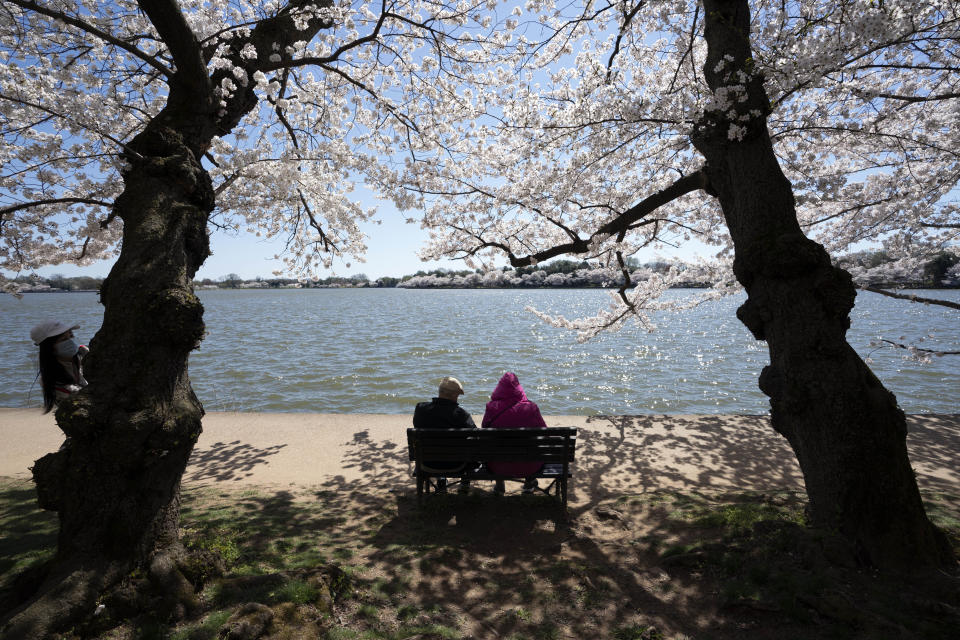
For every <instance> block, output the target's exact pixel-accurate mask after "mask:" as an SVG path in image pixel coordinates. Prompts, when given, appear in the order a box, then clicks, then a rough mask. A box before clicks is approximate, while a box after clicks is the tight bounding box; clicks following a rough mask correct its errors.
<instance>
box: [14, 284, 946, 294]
mask: <svg viewBox="0 0 960 640" xmlns="http://www.w3.org/2000/svg"><path fill="white" fill-rule="evenodd" d="M871 286H879V287H880V288H884V289H890V290H892V291H904V290H907V291H955V290H957V289H960V285H944V286H940V287H926V286H919V285H917V286H915V285H911V284H885V285H871ZM668 288H669V289H709V288H710V285H706V284H699V285H698V284H683V285H677V286H675V287H668ZM194 289H195V290H196V291H289V290H297V291H302V290H304V289H318V290H328V289H404V290H407V291H424V290H430V289H436V290H445V291H497V290H508V291H538V290H544V289H549V290H555V289H568V290H571V289H573V290H584V291H593V290H596V291H616V290H617V287H600V286H596V287H584V286H562V285H558V286H553V287H551V286H545V287H380V286H377V285H376V284H370V285H360V286H349V285H312V286H298V287H291V286H287V287H219V286H198V287H194ZM857 290H858V291H862V290H863V289H861V287H857ZM20 293H23V294H27V293H44V294H45V293H100V290H99V289H37V290H30V289H24V290H22V291H21V292H20Z"/></svg>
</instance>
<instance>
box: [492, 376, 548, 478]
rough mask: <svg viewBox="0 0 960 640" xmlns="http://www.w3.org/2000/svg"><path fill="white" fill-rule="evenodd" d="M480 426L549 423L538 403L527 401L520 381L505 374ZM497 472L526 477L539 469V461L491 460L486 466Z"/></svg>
mask: <svg viewBox="0 0 960 640" xmlns="http://www.w3.org/2000/svg"><path fill="white" fill-rule="evenodd" d="M480 426H482V427H485V428H490V429H516V428H518V427H535V428H540V429H542V428H543V427H546V426H547V423H546V422H544V421H543V416H541V415H540V408H539V407H537V405H536V403H534V402H531V401H530V400H527V394H525V393H524V392H523V387H521V386H520V381H519V380H517V376H516V375H514V374H512V373H505V374H503V377H502V378H500V382H498V383H497V388H496V389H494V390H493V394H492V395H491V396H490V402H488V403H487V410H486V411H484V413H483V421H482V422H481V423H480ZM487 466H488V467H489V468H490V470H491V471H493V472H494V473H503V474H510V475H514V476H526V475H529V474H532V473H536V472H537V471H540V468H541V467H542V466H543V464H541V463H539V462H491V463H489V464H488V465H487Z"/></svg>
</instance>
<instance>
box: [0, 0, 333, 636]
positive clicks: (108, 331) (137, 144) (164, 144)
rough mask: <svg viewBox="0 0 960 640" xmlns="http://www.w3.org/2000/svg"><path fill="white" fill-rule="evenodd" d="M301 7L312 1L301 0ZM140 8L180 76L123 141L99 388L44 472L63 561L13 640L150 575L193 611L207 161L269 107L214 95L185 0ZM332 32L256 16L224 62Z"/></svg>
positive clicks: (252, 67)
mask: <svg viewBox="0 0 960 640" xmlns="http://www.w3.org/2000/svg"><path fill="white" fill-rule="evenodd" d="M297 4H306V0H292V1H291V5H297ZM317 4H325V2H321V3H317ZM141 8H142V10H143V11H144V12H145V13H146V14H147V15H148V16H149V18H150V20H151V21H152V22H153V24H154V26H155V27H156V28H157V31H158V33H159V34H160V36H161V38H162V39H163V41H164V43H165V44H166V45H167V46H168V47H169V50H170V52H171V54H172V55H173V57H174V59H175V61H176V66H177V71H176V73H175V74H174V75H173V77H172V78H171V80H170V94H169V97H168V100H167V105H166V106H165V107H164V109H163V110H162V111H161V112H160V113H159V114H157V116H156V117H155V118H154V119H153V120H152V121H151V122H150V123H149V124H148V125H147V127H146V128H145V129H144V131H143V132H141V133H140V134H139V135H137V136H136V137H135V138H134V139H133V140H132V141H131V142H130V143H129V144H128V145H126V146H125V148H124V156H125V159H126V160H127V162H128V163H129V165H130V167H129V169H127V170H126V171H125V172H124V191H123V193H122V194H121V195H120V197H119V198H117V200H116V202H115V203H114V211H113V214H112V215H115V216H117V217H119V218H121V219H122V220H123V224H124V228H123V246H122V249H121V254H120V257H119V259H118V260H117V263H116V264H115V265H114V267H113V269H111V271H110V275H109V276H108V277H107V279H106V280H105V281H104V283H103V286H102V288H101V291H100V301H101V303H102V304H103V305H104V319H103V326H102V327H101V328H100V330H99V331H98V332H97V334H96V336H95V337H94V338H93V340H92V341H91V343H90V354H89V356H88V357H87V359H86V361H85V372H86V377H87V379H88V380H89V382H90V384H89V386H88V387H87V388H85V389H84V390H83V391H81V392H80V393H78V394H76V395H75V396H72V397H70V399H69V400H67V401H65V402H63V403H62V404H61V405H60V406H59V407H58V409H57V413H56V417H57V424H58V425H59V427H60V428H61V429H62V430H63V432H64V434H65V435H66V436H67V439H66V441H65V443H64V446H63V447H62V448H61V449H60V450H59V451H57V452H55V453H51V454H48V455H46V456H44V457H43V458H41V459H40V460H38V461H37V462H36V464H35V466H34V469H33V473H34V480H35V481H36V484H37V492H38V496H39V501H40V504H41V506H43V507H45V508H48V509H52V510H56V511H57V512H58V513H59V518H60V534H59V538H58V542H57V553H56V556H55V558H54V560H53V562H52V564H51V566H50V567H49V572H48V574H47V576H46V578H45V580H44V582H43V583H42V584H41V585H40V586H39V588H38V589H37V591H36V594H35V596H34V597H33V598H32V599H31V600H29V601H28V602H27V603H25V604H24V605H23V606H21V607H20V608H19V609H17V610H15V611H13V612H10V613H9V614H7V616H6V618H5V619H3V621H2V624H3V626H2V629H0V635H2V637H3V638H16V639H17V640H23V639H28V638H38V639H40V638H48V637H51V636H52V635H53V634H54V632H55V631H57V630H60V629H63V628H65V627H67V626H69V625H71V624H73V623H75V622H76V621H79V620H82V619H83V618H85V617H87V616H89V615H90V614H91V613H93V610H94V607H95V604H96V602H97V599H98V597H100V596H101V595H102V594H103V592H104V591H105V590H107V589H108V588H110V587H112V586H114V585H116V584H117V583H118V582H119V581H120V580H121V579H123V578H124V577H125V576H127V575H129V574H130V572H131V571H132V570H133V569H142V570H144V573H145V574H146V575H147V577H148V578H149V582H150V584H152V585H153V587H154V588H155V591H156V592H157V593H161V594H164V596H165V597H164V599H163V606H166V607H169V608H170V610H169V611H167V612H164V611H154V612H153V613H154V614H159V615H162V614H164V613H168V614H173V615H176V614H178V613H180V614H182V613H183V612H184V609H189V608H190V607H191V606H192V605H193V604H194V594H193V586H192V585H191V584H190V583H189V582H188V581H187V579H186V578H185V576H184V573H183V572H182V571H181V565H182V560H183V559H184V550H183V547H182V545H181V544H180V541H179V536H178V525H179V515H180V479H181V477H182V475H183V471H184V469H185V468H186V464H187V459H188V458H189V457H190V453H191V451H192V450H193V446H194V444H195V443H196V441H197V438H198V437H199V436H200V432H201V418H202V416H203V408H202V406H201V404H200V402H199V400H198V399H197V397H196V396H195V395H194V393H193V390H192V388H191V386H190V381H189V377H188V375H187V358H188V356H189V353H190V351H192V350H193V349H194V348H196V347H197V345H198V344H199V343H200V340H201V339H202V338H203V333H204V325H203V307H202V305H201V304H200V301H199V299H198V298H197V297H196V295H194V292H193V288H192V285H191V283H192V281H193V276H194V274H195V273H196V271H197V269H198V268H199V267H200V265H201V264H202V263H203V261H204V260H205V259H206V257H207V255H208V254H209V245H208V239H207V221H208V217H209V215H210V213H211V211H212V210H213V208H214V190H213V186H212V184H211V180H210V176H209V174H208V173H207V172H206V170H205V169H203V167H202V165H201V163H200V159H201V158H202V157H203V154H204V153H205V152H206V151H207V149H208V148H209V146H210V144H211V141H212V140H213V137H214V136H216V135H223V134H225V133H228V132H229V131H231V130H232V129H233V128H234V127H235V126H236V125H237V124H238V123H239V122H240V120H241V119H242V118H243V117H244V116H245V115H246V114H248V113H250V111H251V110H253V109H254V107H256V105H257V102H258V99H257V96H256V94H255V93H254V90H253V83H248V85H247V86H246V87H245V88H241V89H238V90H237V91H236V92H235V93H233V94H231V95H230V96H229V97H227V98H226V100H225V106H224V104H221V103H220V100H221V97H220V96H218V94H217V93H216V92H215V90H214V88H215V87H217V86H219V85H220V81H221V79H222V78H223V77H225V76H226V75H227V74H229V73H231V72H230V70H229V69H223V68H221V69H219V70H216V71H214V72H213V73H212V74H210V75H208V70H207V68H206V62H205V60H204V58H203V49H202V47H201V46H200V44H199V42H198V41H197V39H196V37H195V36H194V34H193V33H192V31H191V30H190V28H189V26H188V24H187V22H186V20H185V19H184V17H183V15H182V14H181V12H180V9H179V6H178V4H177V2H176V0H151V2H143V3H141ZM326 25H327V22H326V21H323V20H319V19H311V20H309V21H307V23H306V24H305V25H304V24H303V23H299V24H298V23H296V22H295V21H294V19H293V18H292V17H291V15H290V13H289V11H282V12H280V13H279V14H278V15H277V16H276V17H273V18H266V19H264V20H262V21H261V22H259V23H258V24H257V26H256V27H255V28H254V29H253V30H252V31H251V32H250V33H249V35H248V36H247V39H246V40H241V39H240V38H235V39H234V42H233V48H232V49H231V51H230V52H229V53H228V54H227V57H229V58H231V61H232V62H233V63H234V64H235V65H236V66H239V67H243V68H244V69H245V71H246V72H247V75H248V77H251V76H252V75H253V73H254V72H255V71H257V70H259V68H260V67H259V65H264V64H274V63H272V62H270V56H271V54H272V53H273V52H274V47H275V46H276V47H278V49H279V50H280V51H286V47H287V46H289V45H291V44H292V43H294V42H296V41H300V40H303V41H309V40H311V39H312V38H313V36H314V35H315V34H316V33H317V32H318V31H319V30H320V29H322V28H324V27H325V26H326ZM245 43H250V44H253V45H254V47H255V48H256V50H257V52H258V57H257V59H254V60H250V59H248V58H246V57H244V56H242V55H241V53H240V52H241V50H242V48H243V46H244V44H245ZM284 55H286V54H284ZM151 605H152V606H155V605H156V603H155V602H154V603H151ZM178 610H179V611H178Z"/></svg>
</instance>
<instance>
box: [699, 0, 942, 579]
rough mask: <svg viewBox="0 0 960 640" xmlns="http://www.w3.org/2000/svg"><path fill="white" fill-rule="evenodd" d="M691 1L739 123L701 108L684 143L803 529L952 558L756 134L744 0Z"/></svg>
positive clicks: (899, 431) (906, 557)
mask: <svg viewBox="0 0 960 640" xmlns="http://www.w3.org/2000/svg"><path fill="white" fill-rule="evenodd" d="M704 9H705V15H706V27H705V37H706V40H707V46H708V55H707V60H706V64H705V66H704V71H705V74H706V78H707V81H708V83H709V85H710V87H711V89H713V90H714V91H717V89H718V88H720V87H724V86H730V85H737V84H740V85H744V84H745V92H744V94H743V99H742V100H741V101H740V102H739V103H738V104H737V105H736V106H735V111H736V114H737V115H744V116H748V118H749V119H748V121H746V120H745V121H741V120H733V121H731V117H730V113H729V111H726V110H725V111H723V112H722V113H720V112H719V111H713V112H707V114H706V115H705V116H704V118H703V119H702V121H701V122H700V123H698V125H697V127H696V129H695V131H694V133H693V142H694V145H695V146H696V147H697V149H698V150H699V151H700V152H701V153H702V154H703V155H704V156H705V158H706V161H707V165H706V172H707V176H708V180H709V183H710V190H711V191H712V192H715V194H716V196H717V197H718V198H719V200H720V205H721V207H722V209H723V214H724V217H725V218H726V222H727V226H728V227H729V229H730V234H731V237H732V239H733V242H734V247H735V251H736V259H735V261H734V272H735V273H736V276H737V279H738V280H739V281H740V283H741V284H743V286H744V287H745V288H746V290H747V295H748V298H747V301H746V302H745V303H744V304H743V306H741V307H740V309H738V311H737V317H738V318H740V320H741V321H742V322H743V323H744V324H745V325H746V326H747V328H748V329H750V331H751V332H752V333H753V335H754V336H755V337H756V338H757V339H758V340H766V341H767V344H768V346H769V350H770V364H769V365H768V366H767V367H765V368H764V370H763V372H762V374H761V376H760V388H761V390H762V391H763V392H764V393H765V394H767V395H768V396H769V397H770V405H771V418H772V422H773V426H774V428H775V429H776V430H777V431H778V432H779V433H781V434H782V435H783V436H784V437H786V438H787V440H788V441H789V442H790V446H791V447H792V448H793V451H794V452H795V453H796V456H797V460H798V461H799V463H800V468H801V469H802V471H803V477H804V482H805V484H806V488H807V494H808V496H809V499H810V512H811V515H812V519H813V524H814V525H815V526H819V527H825V528H828V529H833V530H838V531H839V532H841V533H842V534H843V535H844V536H845V537H847V538H848V539H849V540H850V541H851V542H852V543H853V544H854V548H855V549H856V551H857V553H858V555H859V556H860V558H861V560H863V561H865V562H867V563H870V564H873V565H875V566H879V567H885V568H891V569H906V568H910V567H916V566H948V565H953V564H955V560H954V558H953V555H952V552H951V551H950V547H949V545H948V544H947V541H946V538H945V537H944V536H943V534H942V533H941V532H940V531H939V530H938V529H936V528H935V527H934V526H933V525H932V524H931V523H930V521H929V520H928V518H927V516H926V513H925V512H924V509H923V504H922V503H921V500H920V494H919V491H918V489H917V483H916V479H915V477H914V473H913V470H912V468H911V467H910V462H909V459H908V457H907V448H906V433H907V428H906V422H905V419H904V415H903V412H902V411H901V410H900V408H899V407H898V406H897V401H896V398H895V397H894V395H893V394H892V393H890V392H889V391H887V390H886V389H885V388H884V387H883V385H882V384H881V383H880V381H879V380H878V379H877V377H876V376H874V375H873V373H872V372H871V371H870V369H869V368H868V367H867V365H866V364H865V363H864V362H863V360H862V359H861V358H860V357H859V356H858V355H857V353H856V352H855V351H854V350H853V348H851V347H850V345H849V344H848V343H847V341H846V331H847V329H848V328H849V326H850V319H849V312H850V310H851V309H852V308H853V304H854V298H855V296H856V290H855V288H854V286H853V283H852V281H851V278H850V276H849V274H848V273H847V272H845V271H843V270H842V269H839V268H836V267H833V266H832V265H831V262H830V257H829V256H828V255H827V253H826V251H825V250H824V249H823V247H822V246H821V245H819V244H817V243H815V242H813V241H812V240H809V239H808V238H806V237H805V236H804V235H803V232H802V231H801V229H800V226H799V224H798V222H797V216H796V209H795V203H794V199H793V191H792V188H791V185H790V183H789V181H788V180H787V179H786V177H785V176H784V175H783V173H782V171H781V170H780V165H779V163H778V161H777V158H776V156H775V155H774V152H773V145H772V143H771V140H770V137H769V133H768V130H767V126H766V115H767V113H768V111H769V107H768V105H769V101H768V99H767V96H766V94H765V92H764V89H763V84H762V78H759V77H752V78H750V79H748V80H747V81H746V82H744V80H745V79H744V77H743V76H741V75H739V72H740V71H743V72H749V71H750V68H751V67H750V62H751V61H752V59H751V53H750V45H749V29H750V16H749V7H748V3H747V0H704ZM725 56H729V58H725ZM724 61H725V62H724ZM731 124H737V125H744V124H745V126H746V127H747V131H746V133H745V135H744V136H743V137H742V138H741V139H739V140H737V139H736V138H737V136H736V135H735V134H736V131H735V130H734V132H733V135H732V136H731V129H730V127H731ZM731 138H733V139H731Z"/></svg>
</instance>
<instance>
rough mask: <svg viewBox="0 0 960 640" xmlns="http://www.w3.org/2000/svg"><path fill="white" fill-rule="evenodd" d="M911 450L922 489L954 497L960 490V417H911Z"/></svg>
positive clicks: (909, 420)
mask: <svg viewBox="0 0 960 640" xmlns="http://www.w3.org/2000/svg"><path fill="white" fill-rule="evenodd" d="M907 449H908V450H909V452H910V463H911V464H912V465H913V469H914V471H916V473H917V482H918V483H919V484H920V486H921V487H923V488H927V489H931V490H935V491H946V492H953V493H957V492H958V490H960V465H958V464H957V455H958V453H960V429H958V428H957V417H956V416H951V415H936V414H924V415H910V416H907Z"/></svg>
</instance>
